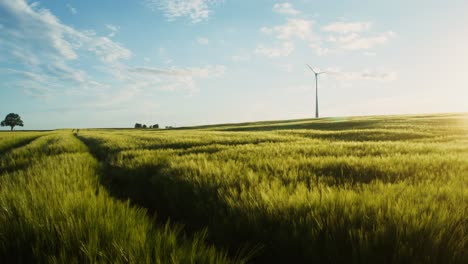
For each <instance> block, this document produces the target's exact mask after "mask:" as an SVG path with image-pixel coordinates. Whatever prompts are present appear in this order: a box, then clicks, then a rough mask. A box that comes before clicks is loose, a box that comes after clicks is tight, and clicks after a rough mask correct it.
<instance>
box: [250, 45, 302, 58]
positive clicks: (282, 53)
mask: <svg viewBox="0 0 468 264" xmlns="http://www.w3.org/2000/svg"><path fill="white" fill-rule="evenodd" d="M293 51H294V45H293V44H292V43H291V42H283V43H282V44H281V46H280V47H273V48H271V47H265V46H263V45H257V48H256V49H255V53H256V54H260V55H263V56H266V57H270V58H277V57H286V56H289V54H291V53H292V52H293Z"/></svg>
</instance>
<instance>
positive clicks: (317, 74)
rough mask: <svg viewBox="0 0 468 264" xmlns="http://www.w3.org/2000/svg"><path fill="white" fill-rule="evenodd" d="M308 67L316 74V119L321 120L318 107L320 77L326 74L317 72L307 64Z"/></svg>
mask: <svg viewBox="0 0 468 264" xmlns="http://www.w3.org/2000/svg"><path fill="white" fill-rule="evenodd" d="M307 67H309V69H310V70H311V71H312V72H313V73H314V74H315V118H319V107H318V76H319V75H320V74H324V73H326V72H321V71H315V70H314V68H312V67H310V65H309V64H307Z"/></svg>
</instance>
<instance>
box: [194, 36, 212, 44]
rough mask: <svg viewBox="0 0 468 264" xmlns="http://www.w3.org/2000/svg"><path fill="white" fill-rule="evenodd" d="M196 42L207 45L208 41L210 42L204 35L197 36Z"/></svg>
mask: <svg viewBox="0 0 468 264" xmlns="http://www.w3.org/2000/svg"><path fill="white" fill-rule="evenodd" d="M197 42H198V44H200V45H208V43H210V40H209V39H207V38H205V37H198V38H197Z"/></svg>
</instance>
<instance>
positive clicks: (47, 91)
mask: <svg viewBox="0 0 468 264" xmlns="http://www.w3.org/2000/svg"><path fill="white" fill-rule="evenodd" d="M0 9H1V10H2V14H3V15H2V17H1V18H0V21H1V22H2V23H4V27H5V30H1V31H0V39H2V40H3V41H2V42H0V52H1V53H3V54H7V55H8V56H9V58H10V60H12V61H14V62H15V63H18V64H21V65H22V70H21V71H17V72H11V73H10V74H12V75H19V78H18V79H17V80H16V81H15V85H14V86H16V87H17V88H20V89H22V90H23V91H24V92H25V93H26V94H27V95H30V96H34V97H39V98H49V97H50V96H52V95H59V94H62V95H64V94H69V93H71V92H72V91H73V93H77V92H79V91H81V92H82V93H83V94H87V93H88V92H87V91H88V90H90V89H93V91H97V90H102V89H105V88H106V87H109V85H107V84H103V83H100V82H98V81H96V80H94V79H93V77H92V74H89V73H88V72H87V71H88V68H89V65H87V67H83V66H84V65H83V64H82V63H81V60H80V59H81V58H83V57H96V58H97V59H98V60H99V61H97V63H101V64H104V65H106V66H105V67H109V65H112V64H115V63H118V62H119V61H121V60H124V59H128V58H130V57H131V55H132V53H131V51H130V50H128V49H126V48H124V47H122V46H121V45H120V44H118V43H115V42H113V41H111V40H110V39H109V38H107V37H102V36H99V35H97V34H96V33H95V32H93V31H80V30H77V29H75V28H73V27H71V26H67V25H65V24H63V23H62V22H61V21H60V20H59V19H58V18H57V17H56V16H54V15H53V14H52V13H51V12H50V11H49V10H47V9H45V8H42V7H40V4H38V3H34V4H31V5H28V4H27V3H26V2H25V1H23V0H15V1H0ZM70 61H73V63H70Z"/></svg>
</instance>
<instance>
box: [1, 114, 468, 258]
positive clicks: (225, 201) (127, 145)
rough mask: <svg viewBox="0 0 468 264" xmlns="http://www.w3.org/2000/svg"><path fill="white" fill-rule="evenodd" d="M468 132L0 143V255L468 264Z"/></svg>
mask: <svg viewBox="0 0 468 264" xmlns="http://www.w3.org/2000/svg"><path fill="white" fill-rule="evenodd" d="M467 120H468V118H467V115H455V114H446V115H419V116H387V117H367V118H366V117H357V118H330V119H320V120H285V121H277V122H273V121H269V122H256V123H246V124H242V125H235V124H228V125H219V126H209V127H198V128H192V129H183V130H143V129H142V130H137V129H127V130H112V129H106V130H81V131H80V132H79V133H78V134H76V135H73V134H72V133H71V132H70V131H61V132H48V133H35V134H34V133H24V134H14V135H15V136H14V137H12V136H10V135H13V134H8V135H9V137H7V136H5V134H0V148H1V149H2V154H1V155H2V159H1V162H0V168H1V169H2V171H3V173H2V174H1V177H0V186H1V188H2V192H1V193H0V202H1V207H2V208H4V210H3V211H1V212H0V234H1V236H0V238H1V239H0V256H6V257H7V258H8V257H10V258H12V256H14V255H18V254H22V255H23V256H25V259H40V260H45V259H55V260H64V259H75V260H77V261H79V260H84V259H92V260H94V261H96V262H99V261H102V260H103V259H114V260H118V261H117V262H119V261H122V262H125V259H133V260H135V261H133V262H138V261H137V260H143V259H152V260H156V259H158V258H159V257H161V258H162V259H164V260H169V259H172V258H173V257H175V256H177V257H178V259H179V261H176V262H177V263H186V262H187V260H189V259H196V260H197V261H195V262H196V263H207V262H210V263H220V262H227V263H229V262H232V261H233V258H235V256H238V257H239V258H235V259H234V262H244V261H245V258H250V261H251V262H254V263H257V262H260V263H271V262H275V263H287V262H289V263H290V262H295V263H310V262H317V263H337V262H338V263H344V262H346V263H349V262H351V263H371V262H372V263H385V262H391V263H401V262H425V263H426V262H427V263H463V261H464V260H466V259H467V257H468V255H467V254H468V253H467V251H466V235H465V234H466V230H467V228H468V222H467V219H466V212H467V210H468V204H467V203H466V201H467V200H468V134H467V133H466V132H467V127H468V126H467V124H468V121H467ZM80 141H81V142H80ZM83 143H84V144H83ZM89 152H90V153H91V154H92V155H93V156H94V158H93V156H91V155H90V153H89ZM95 159H97V161H96V160H95ZM98 163H99V166H98V165H97V164H98ZM64 175H66V177H63V176H64ZM45 186H47V188H44V187H45ZM116 198H118V199H122V200H127V199H129V200H130V201H131V203H132V204H133V206H129V204H127V203H123V202H120V201H118V200H116ZM138 207H142V208H146V209H147V210H148V211H149V212H152V213H153V212H154V213H155V215H157V217H158V218H157V220H156V222H154V223H153V222H152V221H154V220H152V218H151V217H150V216H149V215H148V213H146V211H143V210H141V209H139V208H138ZM18 215H19V216H20V217H19V218H18ZM13 219H20V221H19V222H14V221H13ZM43 219H47V223H49V224H48V225H46V226H44V225H42V224H41V223H42V222H43ZM167 219H170V220H171V221H173V222H176V223H180V224H183V225H184V229H183V230H184V232H186V234H188V235H187V236H183V235H181V232H182V231H181V229H180V227H179V226H178V225H166V226H165V227H164V228H163V229H162V227H161V226H162V225H164V223H165V222H166V220H167ZM153 224H154V226H153ZM25 226H27V229H26V230H28V231H27V232H26V231H24V230H25V229H24V227H25ZM205 229H206V231H207V233H206V237H205V236H204V233H200V232H199V231H200V230H205ZM24 232H26V233H24ZM51 234H52V235H51ZM151 237H157V241H156V240H154V239H151ZM31 239H34V241H36V242H35V244H34V245H37V246H36V248H34V250H33V251H31V248H30V247H29V244H30V240H31ZM210 243H212V244H213V245H214V246H216V248H215V247H214V246H210ZM83 248H84V249H85V250H83ZM193 248H196V253H194V251H193ZM223 249H227V251H226V252H224V251H223ZM121 250H124V251H123V252H121ZM239 250H240V251H239ZM149 252H152V253H149ZM239 252H241V253H240V255H239V254H238V253H239ZM250 253H253V255H252V256H251V255H250ZM193 254H195V255H193ZM130 262H132V261H130ZM163 262H165V261H163Z"/></svg>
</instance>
